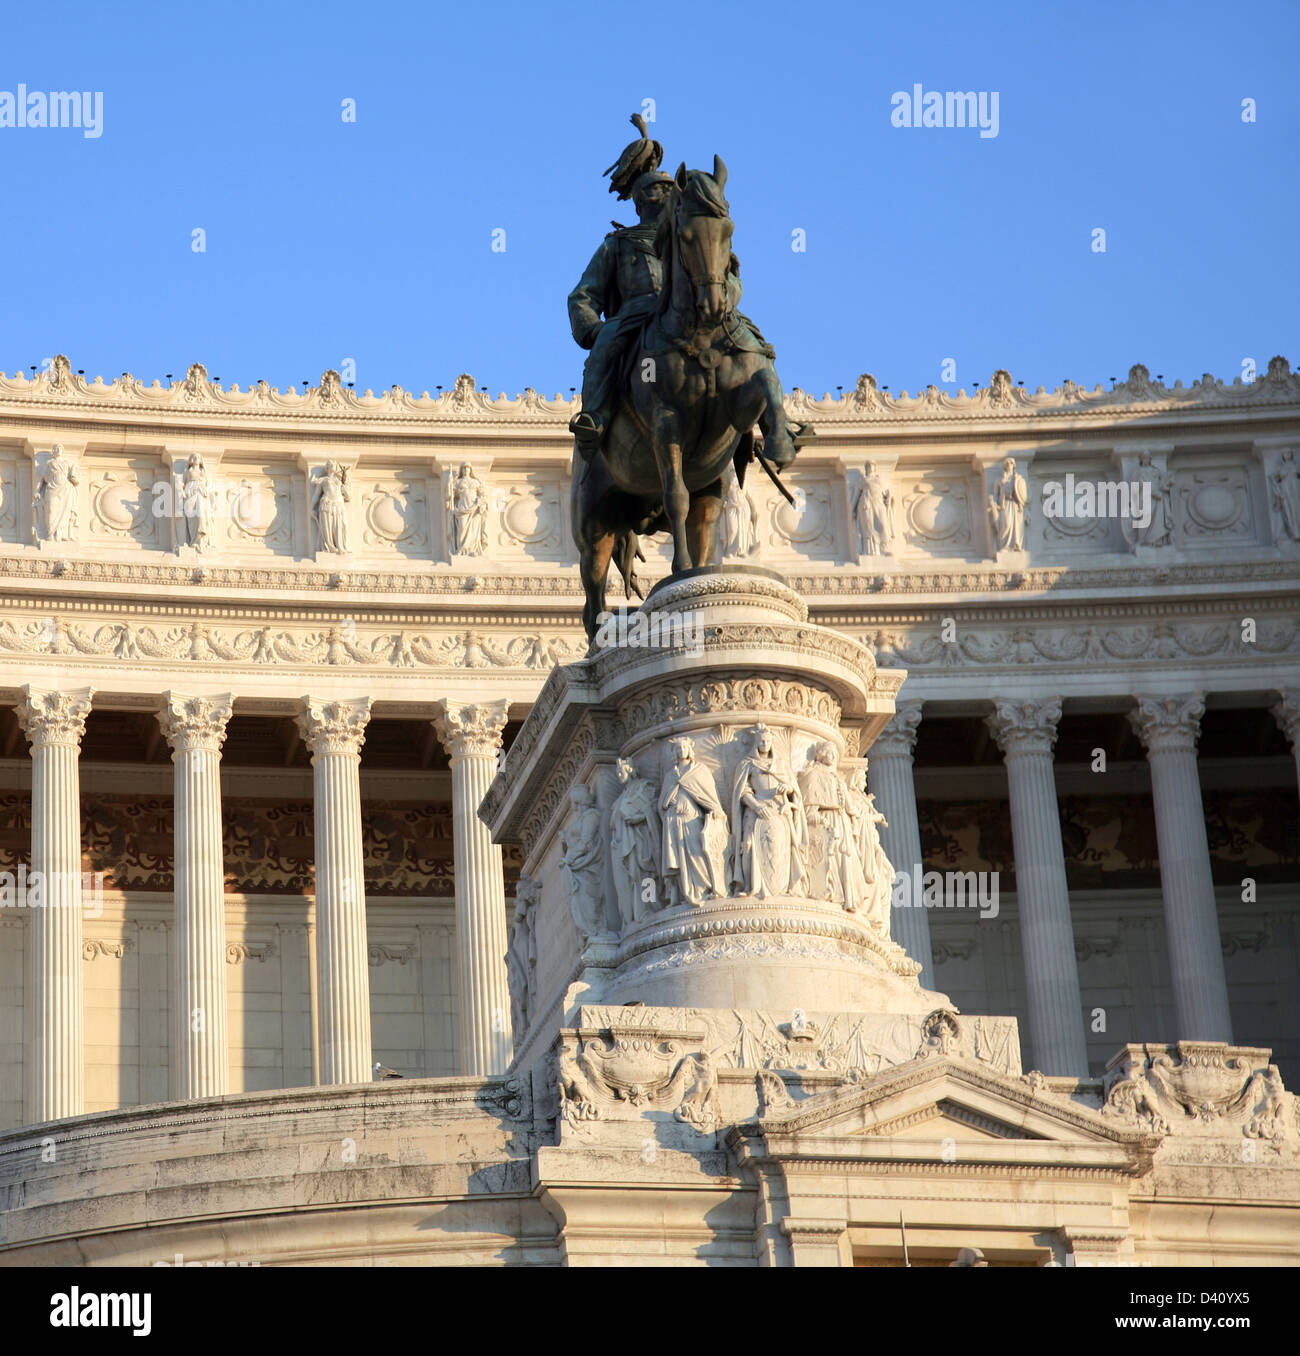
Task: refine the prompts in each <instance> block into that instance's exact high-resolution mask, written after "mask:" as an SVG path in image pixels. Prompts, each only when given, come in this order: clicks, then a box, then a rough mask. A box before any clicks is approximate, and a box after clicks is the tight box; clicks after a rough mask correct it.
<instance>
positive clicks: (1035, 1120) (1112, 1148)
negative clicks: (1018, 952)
mask: <svg viewBox="0 0 1300 1356" xmlns="http://www.w3.org/2000/svg"><path fill="white" fill-rule="evenodd" d="M759 1130H760V1132H761V1134H762V1135H763V1136H764V1137H765V1138H766V1139H767V1140H768V1142H769V1144H775V1143H776V1142H777V1141H780V1142H781V1143H782V1144H783V1145H784V1146H786V1147H796V1148H798V1149H799V1150H801V1151H802V1150H808V1149H812V1148H814V1147H815V1145H817V1144H820V1145H821V1146H822V1147H824V1148H826V1149H830V1148H831V1147H832V1143H834V1144H837V1145H839V1146H840V1148H841V1149H842V1150H843V1151H844V1152H849V1153H852V1152H853V1145H854V1142H855V1141H856V1142H857V1144H858V1146H859V1148H860V1149H862V1150H869V1149H870V1148H871V1146H873V1145H874V1146H877V1147H879V1148H882V1149H883V1148H884V1146H885V1143H886V1142H888V1141H897V1142H898V1146H899V1147H900V1148H901V1147H902V1145H903V1142H904V1141H913V1140H915V1141H924V1142H928V1143H934V1142H935V1141H936V1140H944V1139H951V1140H953V1141H956V1142H958V1143H964V1144H970V1145H984V1146H986V1147H987V1148H988V1149H989V1150H990V1151H992V1150H995V1149H996V1148H997V1146H998V1145H1003V1146H1005V1147H1009V1145H1008V1142H1009V1141H1011V1142H1015V1143H1017V1144H1019V1145H1021V1146H1025V1147H1029V1146H1031V1145H1037V1146H1038V1148H1039V1151H1041V1152H1044V1153H1048V1154H1050V1151H1051V1148H1052V1146H1053V1145H1059V1146H1061V1149H1062V1150H1065V1149H1066V1148H1067V1147H1068V1148H1069V1149H1070V1150H1071V1151H1072V1156H1077V1153H1078V1151H1079V1150H1081V1149H1086V1148H1087V1146H1093V1147H1095V1148H1096V1149H1097V1150H1098V1151H1099V1153H1098V1154H1097V1155H1090V1154H1087V1153H1085V1154H1084V1158H1085V1159H1089V1158H1092V1157H1096V1158H1097V1163H1096V1165H1097V1166H1102V1165H1105V1164H1109V1165H1111V1166H1120V1165H1122V1164H1123V1163H1124V1162H1125V1161H1129V1160H1134V1158H1135V1156H1136V1157H1137V1158H1142V1157H1145V1156H1147V1154H1148V1153H1149V1152H1150V1151H1151V1150H1153V1148H1154V1141H1152V1142H1151V1143H1150V1144H1148V1141H1149V1140H1150V1139H1151V1137H1150V1136H1147V1135H1144V1134H1140V1133H1135V1132H1134V1131H1132V1130H1126V1129H1121V1128H1119V1127H1117V1126H1116V1125H1115V1124H1114V1123H1113V1122H1111V1121H1108V1120H1104V1119H1103V1118H1102V1117H1101V1116H1100V1115H1099V1114H1098V1113H1097V1112H1095V1111H1093V1110H1091V1109H1090V1108H1089V1107H1085V1106H1082V1105H1080V1104H1079V1103H1077V1102H1073V1101H1071V1100H1069V1099H1068V1098H1067V1097H1065V1096H1063V1095H1060V1094H1057V1093H1053V1092H1051V1091H1048V1090H1047V1089H1046V1088H1044V1087H1042V1086H1041V1084H1039V1085H1037V1086H1036V1085H1035V1084H1033V1083H1031V1082H1029V1081H1028V1080H1027V1079H1024V1078H1013V1077H1009V1076H1007V1075H1004V1074H1000V1073H998V1072H996V1071H994V1070H991V1069H989V1067H988V1066H987V1065H983V1064H979V1065H977V1064H974V1063H973V1062H971V1061H967V1060H964V1059H953V1058H945V1057H940V1058H930V1059H918V1060H913V1061H912V1062H911V1063H909V1064H903V1065H897V1066H894V1067H893V1068H891V1069H888V1070H886V1071H884V1072H883V1073H880V1074H877V1075H876V1076H875V1077H873V1078H870V1079H868V1080H865V1081H863V1082H861V1083H857V1084H853V1085H848V1086H844V1087H841V1088H838V1089H835V1090H834V1091H831V1092H825V1093H822V1094H820V1095H818V1096H814V1097H811V1098H808V1099H807V1100H805V1101H802V1102H795V1103H793V1104H791V1105H786V1106H784V1107H782V1108H781V1109H777V1108H772V1109H770V1110H769V1112H768V1113H767V1114H766V1115H764V1116H763V1118H762V1119H761V1120H760V1121H759ZM1036 1152H1037V1151H1036Z"/></svg>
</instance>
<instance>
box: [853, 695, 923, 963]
mask: <svg viewBox="0 0 1300 1356" xmlns="http://www.w3.org/2000/svg"><path fill="white" fill-rule="evenodd" d="M920 723H921V703H920V702H919V701H913V702H899V703H898V705H897V708H896V709H895V712H894V717H893V719H892V720H891V721H890V722H889V724H888V725H886V726H885V728H884V729H883V730H882V731H881V732H880V733H879V734H878V735H877V736H876V740H875V743H874V744H872V745H871V747H870V748H869V749H868V750H867V763H868V767H869V769H870V771H869V774H868V775H869V777H870V783H871V790H872V793H873V794H874V795H875V797H876V807H877V808H878V809H879V810H880V811H882V813H883V814H884V816H885V819H886V820H887V821H888V822H887V823H886V825H885V826H884V828H882V829H881V831H880V842H881V846H882V847H883V848H884V849H885V855H886V856H887V857H888V858H889V860H890V862H891V863H892V864H893V867H894V871H895V873H900V872H906V873H907V878H908V880H909V881H910V880H911V879H912V877H913V876H914V875H915V874H916V873H917V872H919V871H921V870H922V869H923V867H922V863H921V826H920V823H919V821H918V820H917V817H916V782H915V780H914V779H913V776H912V750H913V749H915V748H916V727H917V726H918V725H920ZM913 897H914V896H913V894H912V892H911V891H908V893H907V896H906V898H907V900H908V901H909V902H910V901H911V900H912V899H913ZM890 929H891V932H892V935H893V938H894V940H895V941H896V942H897V943H898V944H899V945H900V946H901V947H902V948H903V950H904V951H906V952H907V954H908V955H909V956H911V958H912V959H913V960H914V961H919V962H920V965H921V983H922V984H924V985H925V987H926V988H932V987H933V985H934V955H933V953H932V952H931V949H930V915H929V914H928V913H927V911H926V910H925V909H913V908H906V909H895V910H894V911H893V917H892V918H891V919H890Z"/></svg>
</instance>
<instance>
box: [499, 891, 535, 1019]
mask: <svg viewBox="0 0 1300 1356" xmlns="http://www.w3.org/2000/svg"><path fill="white" fill-rule="evenodd" d="M540 890H541V886H540V883H539V882H538V881H535V880H534V879H533V878H532V877H531V876H520V877H519V884H518V885H516V886H515V925H514V928H513V929H512V930H511V933H510V946H509V948H508V950H507V951H506V976H507V979H508V982H509V984H510V1025H511V1030H512V1031H513V1032H514V1034H515V1040H516V1041H518V1040H520V1039H522V1037H523V1034H524V1032H525V1031H526V1030H527V1029H528V1019H529V1017H530V1016H531V1013H532V1001H533V981H534V977H535V975H536V971H537V933H536V930H535V928H534V919H535V916H536V909H537V901H538V898H539V897H540Z"/></svg>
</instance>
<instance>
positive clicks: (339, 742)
mask: <svg viewBox="0 0 1300 1356" xmlns="http://www.w3.org/2000/svg"><path fill="white" fill-rule="evenodd" d="M302 703H303V710H302V711H301V712H300V713H299V714H298V715H296V716H295V717H294V723H295V724H296V725H297V726H298V732H299V733H300V734H301V735H302V738H303V743H305V744H306V745H307V747H308V748H309V749H310V750H311V756H312V761H313V762H315V760H316V758H317V757H319V756H320V755H321V754H327V753H350V754H354V755H356V756H360V753H361V746H362V744H364V743H365V742H366V726H367V725H368V724H369V723H370V698H369V697H356V698H354V699H352V700H351V701H326V700H325V699H324V698H322V697H304V698H303V699H302Z"/></svg>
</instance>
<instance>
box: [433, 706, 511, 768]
mask: <svg viewBox="0 0 1300 1356" xmlns="http://www.w3.org/2000/svg"><path fill="white" fill-rule="evenodd" d="M509 709H510V703H509V701H508V700H507V699H506V698H504V697H502V698H501V699H500V700H498V701H494V702H458V701H453V700H452V699H451V698H450V697H445V698H443V701H442V710H441V711H440V712H439V713H438V715H436V716H435V717H434V718H433V727H434V729H435V730H437V732H438V738H439V739H440V740H442V745H443V748H445V749H446V750H447V754H448V756H449V757H451V758H495V757H496V756H497V754H498V753H500V752H501V735H502V732H503V731H504V730H505V728H506V715H507V712H508V711H509Z"/></svg>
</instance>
